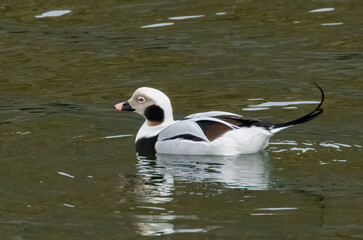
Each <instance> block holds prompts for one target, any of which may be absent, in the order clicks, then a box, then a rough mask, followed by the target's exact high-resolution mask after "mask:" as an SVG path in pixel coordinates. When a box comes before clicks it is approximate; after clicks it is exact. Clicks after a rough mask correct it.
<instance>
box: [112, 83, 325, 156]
mask: <svg viewBox="0 0 363 240" xmlns="http://www.w3.org/2000/svg"><path fill="white" fill-rule="evenodd" d="M316 86H317V85H316ZM317 87H318V88H319V90H320V92H321V95H322V97H321V101H320V104H319V105H318V106H317V107H316V108H315V109H314V110H313V111H312V112H310V113H308V114H306V115H304V116H302V117H300V118H297V119H295V120H292V121H289V122H285V123H278V124H271V123H266V122H262V121H260V120H256V119H247V118H244V117H242V116H241V115H238V114H234V113H229V112H223V111H211V112H203V113H196V114H192V115H189V116H187V117H185V118H184V119H182V120H179V121H174V118H173V110H172V107H171V103H170V100H169V98H168V97H167V96H166V95H165V94H164V93H162V92H161V91H159V90H157V89H154V88H149V87H141V88H139V89H137V90H136V91H135V92H134V94H133V95H132V97H131V98H130V100H128V101H125V102H121V103H118V104H116V105H115V106H114V107H115V108H116V109H117V110H119V111H135V112H136V113H138V114H140V115H142V116H144V117H145V122H144V124H143V125H142V126H141V128H140V130H139V132H138V133H137V136H136V140H135V142H136V152H137V153H138V154H141V155H145V154H154V153H166V154H189V155H238V154H252V153H257V152H259V151H261V150H263V149H265V148H266V147H267V145H268V142H269V139H270V138H271V136H272V135H273V134H275V133H277V132H279V131H281V130H283V129H285V128H288V127H290V126H292V125H296V124H301V123H304V122H308V121H310V120H312V119H314V118H315V117H317V116H318V115H319V114H321V113H322V112H323V109H322V108H321V106H322V104H323V101H324V92H323V90H322V89H321V88H320V87H319V86H317Z"/></svg>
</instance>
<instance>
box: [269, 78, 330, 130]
mask: <svg viewBox="0 0 363 240" xmlns="http://www.w3.org/2000/svg"><path fill="white" fill-rule="evenodd" d="M314 85H315V86H316V87H317V88H318V89H319V90H320V92H321V101H320V104H319V105H318V106H317V107H316V108H315V109H314V110H313V111H312V112H310V113H308V114H306V115H304V116H302V117H300V118H297V119H295V120H292V121H289V122H285V123H278V124H273V125H272V130H273V129H275V130H277V131H278V128H285V127H289V126H291V125H297V124H301V123H305V122H308V121H310V120H313V119H314V118H316V117H317V116H319V115H320V114H321V113H322V112H323V108H322V107H321V106H322V105H323V102H324V91H323V89H321V87H319V85H318V84H316V83H314ZM277 131H276V132H277Z"/></svg>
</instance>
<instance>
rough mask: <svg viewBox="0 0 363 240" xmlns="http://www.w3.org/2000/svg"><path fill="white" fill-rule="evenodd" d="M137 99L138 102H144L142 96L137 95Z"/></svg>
mask: <svg viewBox="0 0 363 240" xmlns="http://www.w3.org/2000/svg"><path fill="white" fill-rule="evenodd" d="M137 101H138V102H139V103H144V102H145V98H144V97H138V98H137Z"/></svg>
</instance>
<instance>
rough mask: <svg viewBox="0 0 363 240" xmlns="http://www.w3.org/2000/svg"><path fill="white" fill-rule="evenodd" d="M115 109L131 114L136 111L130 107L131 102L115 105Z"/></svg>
mask: <svg viewBox="0 0 363 240" xmlns="http://www.w3.org/2000/svg"><path fill="white" fill-rule="evenodd" d="M113 107H114V108H116V109H117V110H119V111H131V112H133V111H135V109H133V108H132V107H131V106H130V104H129V101H125V102H122V103H118V104H115V105H114V106H113Z"/></svg>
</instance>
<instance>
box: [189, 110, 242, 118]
mask: <svg viewBox="0 0 363 240" xmlns="http://www.w3.org/2000/svg"><path fill="white" fill-rule="evenodd" d="M218 116H228V117H242V116H241V115H238V114H234V113H230V112H223V111H210V112H202V113H194V114H191V115H188V116H186V117H185V118H184V119H192V118H204V117H212V118H213V117H218Z"/></svg>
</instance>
